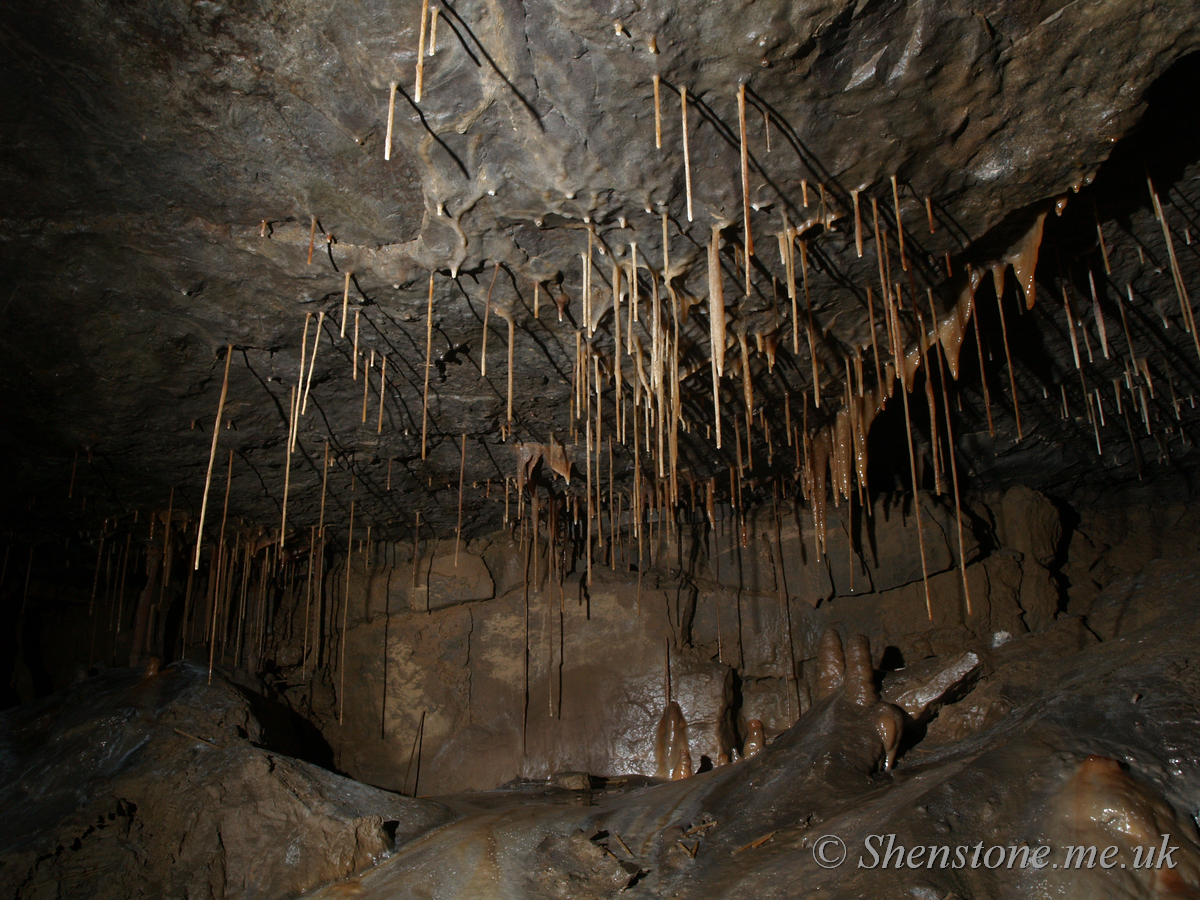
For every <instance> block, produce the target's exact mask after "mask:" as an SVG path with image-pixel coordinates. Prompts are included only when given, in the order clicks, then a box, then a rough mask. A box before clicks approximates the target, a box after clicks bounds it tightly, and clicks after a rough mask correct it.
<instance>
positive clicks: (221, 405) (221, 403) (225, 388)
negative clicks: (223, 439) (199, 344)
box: [193, 344, 233, 569]
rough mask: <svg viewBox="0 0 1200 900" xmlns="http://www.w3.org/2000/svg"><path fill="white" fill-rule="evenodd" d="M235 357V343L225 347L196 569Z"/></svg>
mask: <svg viewBox="0 0 1200 900" xmlns="http://www.w3.org/2000/svg"><path fill="white" fill-rule="evenodd" d="M232 359H233V344H228V345H227V346H226V347H225V377H224V379H223V380H222V381H221V399H220V400H218V401H217V419H216V422H215V423H214V424H213V436H212V449H210V450H209V453H208V474H207V475H205V476H204V496H203V499H202V500H201V502H200V521H199V524H198V525H197V527H196V560H195V564H194V565H193V568H194V569H199V568H200V545H201V544H202V543H203V541H204V514H205V513H206V512H207V511H208V489H209V487H210V486H211V485H212V470H213V461H214V460H215V459H216V458H217V437H218V436H219V435H220V433H221V415H222V413H224V412H225V395H226V394H227V393H228V392H229V363H230V360H232Z"/></svg>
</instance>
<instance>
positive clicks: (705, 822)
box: [318, 561, 1200, 898]
mask: <svg viewBox="0 0 1200 900" xmlns="http://www.w3.org/2000/svg"><path fill="white" fill-rule="evenodd" d="M1129 589H1130V585H1128V584H1121V585H1117V586H1114V589H1113V590H1112V591H1111V593H1108V594H1106V595H1104V596H1102V598H1101V599H1100V600H1099V602H1098V604H1097V612H1098V613H1099V612H1101V611H1102V610H1105V609H1109V608H1110V607H1112V606H1119V605H1120V604H1121V603H1122V602H1123V597H1124V596H1125V594H1126V592H1127V591H1128V590H1129ZM1137 591H1138V593H1139V595H1140V596H1142V595H1144V596H1146V597H1147V599H1148V600H1151V602H1152V611H1148V612H1147V619H1148V621H1147V622H1146V623H1145V624H1143V625H1141V626H1140V627H1139V628H1137V629H1134V630H1131V631H1129V632H1128V633H1126V634H1124V635H1123V636H1121V637H1116V638H1113V639H1111V640H1106V641H1104V642H1102V643H1098V642H1097V641H1096V639H1095V638H1094V637H1093V638H1089V639H1088V640H1083V641H1081V640H1080V637H1079V634H1080V632H1078V631H1076V630H1075V629H1074V627H1073V623H1072V622H1071V621H1070V620H1064V622H1063V623H1062V624H1061V625H1056V626H1055V627H1054V628H1052V629H1050V630H1049V631H1047V632H1044V633H1042V634H1031V635H1026V636H1023V637H1019V638H1014V639H1013V640H1012V641H1010V642H1008V643H1006V644H1005V645H1003V646H1002V647H1000V648H998V649H996V650H994V651H988V652H987V653H986V654H985V658H984V660H983V662H984V664H985V665H986V667H987V674H986V676H985V677H984V678H983V679H981V680H980V681H979V682H978V684H977V686H976V687H975V688H974V689H973V690H971V691H970V692H968V693H967V694H966V695H965V696H963V697H961V698H959V699H957V700H956V701H954V702H952V703H950V704H949V705H947V706H946V707H944V708H943V709H942V710H941V711H940V712H939V713H938V714H937V718H936V719H935V724H936V723H937V722H939V721H941V719H943V718H945V717H946V716H947V714H949V713H951V712H954V711H956V707H960V706H976V707H977V706H979V705H980V704H982V703H987V704H988V705H990V706H992V707H995V705H996V704H997V703H999V702H1001V701H1003V702H1004V703H1005V704H1007V711H1006V712H1005V713H1004V714H1003V715H1000V716H996V717H993V718H985V719H981V720H978V721H977V722H976V723H975V725H974V727H972V728H971V729H970V730H969V731H966V732H963V733H961V734H958V735H956V736H954V737H953V738H952V739H951V738H946V737H945V736H942V737H941V738H935V734H934V730H933V729H932V728H931V729H930V731H929V737H928V738H927V739H926V740H918V742H917V743H916V744H915V745H911V746H909V748H908V749H907V750H906V751H904V752H903V753H902V755H901V757H900V759H899V761H898V763H897V765H896V767H895V769H894V771H892V772H891V773H886V774H885V773H882V772H880V770H879V753H880V744H879V737H878V734H877V732H876V729H875V728H874V724H873V723H874V716H875V709H876V708H875V707H871V706H865V707H864V706H862V705H858V704H855V703H853V702H849V700H848V697H847V696H846V695H845V694H844V693H843V692H842V691H838V692H837V693H836V694H835V695H833V696H831V697H829V698H827V699H825V700H822V701H820V702H818V703H817V704H815V705H814V706H813V708H812V709H810V710H809V711H808V712H807V713H805V714H804V715H803V716H802V717H801V718H800V720H799V721H798V722H797V723H796V724H795V725H794V726H792V727H791V728H790V729H788V730H787V731H786V732H784V733H783V734H781V735H780V736H779V737H778V738H776V739H775V740H774V741H773V742H772V743H771V744H770V745H769V746H768V747H767V748H766V749H764V750H763V751H762V752H761V753H760V754H759V755H758V756H756V757H755V758H754V759H752V760H746V761H743V762H740V763H737V764H735V765H733V766H730V767H727V768H722V769H718V770H715V771H712V772H708V773H701V774H699V775H696V776H695V777H693V778H691V779H688V780H686V781H682V782H672V783H669V784H659V785H656V786H652V787H637V788H632V787H627V788H623V789H620V788H618V789H608V790H598V791H596V792H595V793H594V794H593V795H592V797H591V799H590V801H588V803H587V805H586V806H584V807H582V808H580V807H579V804H578V801H577V800H575V801H572V800H569V799H567V798H566V797H563V796H561V795H560V797H559V799H558V800H557V801H554V802H548V799H547V798H546V797H540V798H536V799H535V798H533V797H525V798H522V797H521V796H520V795H514V796H511V797H510V798H509V799H508V801H507V802H506V805H505V804H499V805H498V804H492V806H491V807H490V808H488V809H487V810H486V811H477V812H474V813H472V814H468V815H466V816H465V817H464V818H463V819H462V820H461V821H459V822H457V823H455V824H454V825H451V826H449V827H448V828H445V829H442V830H441V831H439V832H437V833H436V834H434V835H430V836H429V837H427V838H425V839H423V840H419V841H417V842H414V843H413V844H410V845H409V846H408V847H406V848H404V849H402V850H401V851H400V852H399V853H398V854H397V856H396V857H394V858H393V859H391V860H389V861H388V862H386V863H384V864H383V865H381V866H380V867H378V868H376V869H374V870H372V871H371V872H369V873H367V874H366V875H364V876H363V877H362V878H361V879H359V880H358V881H357V882H356V886H357V888H358V889H359V890H361V891H362V892H363V893H362V896H367V897H372V896H378V897H408V896H434V897H453V896H462V895H463V894H462V892H463V891H466V892H468V893H472V894H477V895H479V896H493V895H500V894H503V893H504V892H505V891H506V890H515V891H516V892H517V893H518V894H519V895H521V896H536V897H553V896H562V893H561V892H562V891H563V890H564V887H563V886H564V885H567V884H570V885H572V886H573V887H572V889H573V890H577V891H578V894H576V895H577V896H588V897H592V896H596V897H601V896H616V895H617V893H618V892H621V895H622V896H635V897H636V896H647V897H654V896H678V897H718V896H719V897H762V896H768V897H774V896H779V897H784V896H796V895H797V894H802V895H805V896H807V895H809V894H812V893H814V892H816V891H818V890H819V891H820V893H821V894H822V895H828V896H834V897H863V896H901V895H911V896H917V897H924V896H931V897H932V896H938V897H944V896H947V895H948V894H953V895H954V896H959V897H1025V896H1031V895H1042V894H1045V895H1048V896H1055V895H1059V894H1061V895H1064V896H1098V897H1113V898H1118V897H1121V898H1123V897H1142V896H1176V895H1177V896H1191V895H1192V893H1194V892H1195V891H1196V890H1197V889H1198V886H1200V881H1198V879H1200V844H1198V843H1197V834H1196V829H1195V823H1194V821H1193V819H1192V816H1193V815H1194V812H1195V810H1196V809H1197V807H1198V805H1200V757H1197V755H1196V752H1195V748H1194V746H1193V745H1194V741H1192V739H1191V735H1192V734H1193V733H1194V731H1195V729H1196V727H1197V725H1198V724H1200V722H1198V720H1197V717H1198V713H1197V710H1198V708H1200V707H1198V706H1197V701H1196V698H1197V696H1200V681H1197V677H1196V669H1195V667H1194V666H1193V665H1191V663H1190V661H1191V659H1192V657H1193V655H1194V649H1195V645H1196V639H1197V634H1196V631H1195V626H1194V622H1195V617H1194V616H1191V615H1187V614H1186V611H1188V610H1194V609H1195V608H1196V604H1197V602H1200V583H1198V582H1197V580H1196V578H1195V574H1194V571H1193V561H1188V562H1187V563H1185V564H1179V563H1175V564H1170V565H1167V564H1164V565H1162V566H1160V567H1157V568H1156V571H1154V572H1153V573H1149V572H1148V573H1146V574H1145V575H1143V576H1142V577H1141V578H1140V579H1139V580H1138V583H1137ZM946 662H947V663H950V664H953V661H952V660H947V661H946ZM1167 834H1169V835H1170V838H1169V841H1168V843H1169V845H1170V846H1174V847H1177V848H1178V849H1177V850H1175V851H1174V853H1173V854H1172V857H1171V860H1172V862H1173V863H1174V865H1173V867H1162V868H1153V867H1151V868H1149V869H1146V868H1137V869H1135V868H1134V866H1133V863H1134V858H1135V854H1139V855H1140V857H1141V858H1142V859H1143V861H1144V856H1145V853H1144V851H1145V849H1146V848H1148V847H1150V846H1154V847H1155V848H1160V845H1161V843H1162V836H1163V835H1167ZM826 835H836V836H837V837H838V838H840V839H841V840H842V841H844V842H845V844H846V847H847V850H848V858H847V859H846V861H845V862H843V863H842V864H841V865H840V866H837V867H833V868H823V867H821V866H818V865H817V864H816V861H815V858H814V849H815V848H818V847H819V846H821V845H820V843H819V842H820V839H821V838H822V837H824V836H826ZM872 835H882V838H872V837H871V836H872ZM889 837H892V842H891V843H890V844H889V843H888V842H887V841H888V838H889ZM981 842H982V845H983V847H982V850H981V853H980V856H979V859H980V860H981V861H980V862H978V863H977V864H975V865H972V864H971V859H972V854H973V853H974V852H975V848H976V846H977V845H978V844H980V843H981ZM1089 844H1090V845H1097V846H1099V847H1100V849H1101V850H1103V849H1105V848H1107V847H1114V848H1116V849H1115V850H1113V851H1112V852H1111V853H1110V855H1109V858H1108V861H1109V863H1111V864H1112V868H1108V869H1105V868H1101V867H1100V866H1098V865H1097V866H1093V867H1091V868H1087V867H1084V868H1076V867H1072V868H1070V869H1066V868H1065V867H1064V863H1065V857H1064V854H1065V852H1066V848H1067V847H1068V846H1079V845H1089ZM1043 845H1045V846H1048V847H1049V848H1051V849H1050V851H1049V855H1047V856H1045V857H1044V858H1043V862H1046V863H1047V865H1046V867H1044V868H1042V869H1035V868H1033V867H1032V866H1028V865H1027V866H1025V867H1024V868H1022V867H1021V866H1020V865H1016V866H1013V867H1012V868H1009V867H1008V866H1007V865H1006V864H1000V865H997V864H995V861H996V859H997V858H998V856H999V854H1000V852H1001V851H999V850H993V848H997V847H999V848H1003V858H1004V860H1005V861H1007V859H1008V855H1009V853H1010V852H1012V850H1013V848H1016V849H1017V850H1018V851H1019V850H1020V848H1022V847H1029V848H1037V847H1040V846H1043ZM485 846H487V847H489V848H491V849H490V850H489V851H488V852H487V853H486V854H484V853H481V848H483V847H485ZM896 846H900V847H903V848H905V849H904V853H905V854H907V853H909V852H910V851H911V850H912V848H914V847H930V846H949V847H951V848H955V847H958V846H961V847H964V848H965V860H966V862H965V864H963V865H961V866H959V867H957V868H955V867H954V865H953V861H954V859H955V857H954V851H953V849H951V851H950V854H949V857H948V859H949V860H950V863H949V864H947V865H946V866H944V867H943V866H941V865H935V866H932V867H930V866H928V865H927V864H926V861H925V860H924V858H917V857H913V859H915V860H916V862H915V863H914V864H913V865H912V866H911V867H901V868H896V867H895V854H894V853H893V857H892V861H891V864H890V865H889V866H888V867H886V868H885V867H884V866H882V865H881V859H882V857H883V854H884V853H885V852H886V851H887V850H888V849H892V850H894V849H895V847H896ZM1138 848H1142V849H1141V851H1139V850H1138ZM872 849H873V850H874V851H875V854H873V853H872ZM988 851H992V855H991V857H987V856H986V855H985V854H986V853H987V852H988ZM820 852H824V853H827V854H828V856H827V857H823V858H824V859H829V860H834V859H836V858H837V855H838V853H839V852H840V851H839V850H838V849H837V848H836V846H834V845H824V850H821V851H820ZM906 858H907V856H906ZM447 859H450V860H454V861H455V867H456V868H455V872H454V874H453V875H447V874H445V873H444V868H445V861H446V860H447ZM860 859H861V860H863V863H864V865H863V866H862V867H860V866H859V865H858V861H859V860H860ZM984 860H990V862H984ZM1122 864H1124V866H1125V868H1124V869H1122V868H1120V866H1121V865H1122ZM530 873H532V875H531V874H530ZM318 896H332V894H329V893H323V894H319V895H318Z"/></svg>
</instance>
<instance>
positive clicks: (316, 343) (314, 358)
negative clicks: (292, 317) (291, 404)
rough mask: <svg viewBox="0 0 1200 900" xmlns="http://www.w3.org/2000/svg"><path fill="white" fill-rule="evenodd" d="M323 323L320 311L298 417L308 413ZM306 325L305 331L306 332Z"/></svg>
mask: <svg viewBox="0 0 1200 900" xmlns="http://www.w3.org/2000/svg"><path fill="white" fill-rule="evenodd" d="M324 322H325V311H324V310H321V312H320V313H318V315H317V331H316V334H314V335H313V348H312V356H310V357H309V359H308V378H307V379H306V380H305V382H304V402H303V403H302V404H301V405H300V415H302V416H303V415H304V414H305V413H307V412H308V392H309V391H310V390H311V389H312V379H313V369H315V368H316V366H317V350H318V349H320V346H321V326H322V325H323V324H324ZM307 330H308V329H307V324H306V327H305V331H306V332H307Z"/></svg>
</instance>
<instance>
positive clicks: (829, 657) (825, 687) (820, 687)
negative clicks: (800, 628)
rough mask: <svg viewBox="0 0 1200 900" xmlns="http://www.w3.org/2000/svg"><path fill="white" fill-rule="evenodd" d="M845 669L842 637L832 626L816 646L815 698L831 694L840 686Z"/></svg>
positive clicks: (822, 697) (820, 698) (821, 698)
mask: <svg viewBox="0 0 1200 900" xmlns="http://www.w3.org/2000/svg"><path fill="white" fill-rule="evenodd" d="M845 669H846V657H845V654H844V653H843V652H842V639H841V637H840V636H839V635H838V633H837V632H836V631H834V630H833V629H832V628H831V629H829V630H827V631H826V632H825V633H824V634H822V635H821V643H820V645H819V647H818V648H817V699H818V700H824V699H825V698H826V697H831V696H833V694H834V693H836V692H837V689H838V688H840V687H841V686H842V677H843V673H844V672H845Z"/></svg>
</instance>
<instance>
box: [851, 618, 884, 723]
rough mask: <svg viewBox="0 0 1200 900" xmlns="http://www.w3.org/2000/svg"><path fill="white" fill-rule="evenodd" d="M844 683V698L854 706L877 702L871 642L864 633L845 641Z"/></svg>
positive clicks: (877, 695)
mask: <svg viewBox="0 0 1200 900" xmlns="http://www.w3.org/2000/svg"><path fill="white" fill-rule="evenodd" d="M845 683H846V699H847V700H849V701H850V702H851V703H853V704H854V705H855V706H862V707H867V706H874V705H875V704H876V703H878V702H879V690H878V689H877V688H876V687H875V666H874V665H873V664H872V662H871V644H870V642H869V641H868V640H867V637H866V635H863V634H856V635H854V636H852V637H851V638H850V640H849V641H848V642H847V643H846V674H845Z"/></svg>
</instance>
